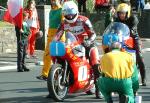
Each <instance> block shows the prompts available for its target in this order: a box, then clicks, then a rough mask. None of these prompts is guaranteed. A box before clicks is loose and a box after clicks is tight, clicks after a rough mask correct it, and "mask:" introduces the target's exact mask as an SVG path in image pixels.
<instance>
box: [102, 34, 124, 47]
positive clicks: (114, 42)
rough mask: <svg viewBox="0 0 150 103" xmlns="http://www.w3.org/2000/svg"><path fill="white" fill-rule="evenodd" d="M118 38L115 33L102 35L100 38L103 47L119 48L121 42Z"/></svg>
mask: <svg viewBox="0 0 150 103" xmlns="http://www.w3.org/2000/svg"><path fill="white" fill-rule="evenodd" d="M119 39H120V38H119V36H118V35H117V34H115V33H112V34H107V35H104V36H103V39H102V45H103V49H106V48H121V43H120V40H119Z"/></svg>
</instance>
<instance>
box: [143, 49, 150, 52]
mask: <svg viewBox="0 0 150 103" xmlns="http://www.w3.org/2000/svg"><path fill="white" fill-rule="evenodd" d="M142 51H143V52H150V48H144V49H142Z"/></svg>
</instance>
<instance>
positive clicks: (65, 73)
mask: <svg viewBox="0 0 150 103" xmlns="http://www.w3.org/2000/svg"><path fill="white" fill-rule="evenodd" d="M63 68H64V72H63V75H62V84H63V85H65V84H66V77H67V70H68V62H67V61H66V60H65V64H64V65H63Z"/></svg>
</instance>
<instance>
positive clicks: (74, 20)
mask: <svg viewBox="0 0 150 103" xmlns="http://www.w3.org/2000/svg"><path fill="white" fill-rule="evenodd" d="M77 18H78V14H77V15H76V17H75V18H74V19H72V20H68V19H66V18H65V20H66V21H67V22H68V23H74V22H76V20H77Z"/></svg>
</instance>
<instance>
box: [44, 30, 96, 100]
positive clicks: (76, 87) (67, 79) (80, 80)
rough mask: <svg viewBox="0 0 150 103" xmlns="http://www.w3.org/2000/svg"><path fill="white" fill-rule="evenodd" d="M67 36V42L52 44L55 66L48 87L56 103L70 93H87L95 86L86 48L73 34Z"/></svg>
mask: <svg viewBox="0 0 150 103" xmlns="http://www.w3.org/2000/svg"><path fill="white" fill-rule="evenodd" d="M65 35H66V40H65V42H62V41H52V43H51V44H50V55H51V56H52V58H53V65H52V67H51V69H50V71H49V75H48V79H47V87H48V91H49V93H50V95H51V96H52V98H53V99H54V100H56V101H63V100H64V99H65V97H66V95H67V94H68V93H77V92H86V91H88V90H90V89H91V88H93V86H94V80H93V71H92V69H91V66H90V64H89V61H88V59H87V58H86V54H85V48H84V46H82V45H81V43H79V41H77V38H76V37H75V36H74V35H73V34H72V33H71V32H66V34H65Z"/></svg>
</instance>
